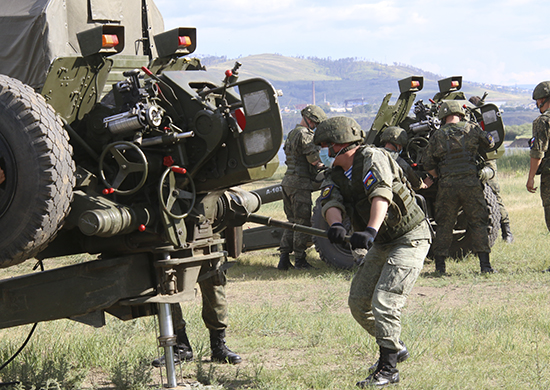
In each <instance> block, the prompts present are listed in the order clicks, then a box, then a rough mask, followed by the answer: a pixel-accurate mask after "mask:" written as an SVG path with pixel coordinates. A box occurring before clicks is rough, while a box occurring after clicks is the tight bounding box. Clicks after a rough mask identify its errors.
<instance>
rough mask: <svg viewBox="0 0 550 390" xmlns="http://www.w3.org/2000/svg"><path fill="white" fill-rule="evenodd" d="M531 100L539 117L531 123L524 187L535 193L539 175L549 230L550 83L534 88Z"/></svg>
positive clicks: (541, 195)
mask: <svg viewBox="0 0 550 390" xmlns="http://www.w3.org/2000/svg"><path fill="white" fill-rule="evenodd" d="M533 99H534V100H535V101H536V103H537V108H538V109H539V111H540V113H541V115H540V116H539V117H538V118H537V119H535V120H534V121H533V138H532V139H531V152H530V155H531V163H530V167H529V176H528V178H527V184H526V187H527V191H529V192H531V193H535V192H536V191H537V187H535V175H536V174H540V197H541V198H542V206H543V207H544V217H545V219H546V226H547V227H548V230H550V151H549V143H550V81H543V82H541V83H539V84H538V85H537V86H536V87H535V89H534V90H533Z"/></svg>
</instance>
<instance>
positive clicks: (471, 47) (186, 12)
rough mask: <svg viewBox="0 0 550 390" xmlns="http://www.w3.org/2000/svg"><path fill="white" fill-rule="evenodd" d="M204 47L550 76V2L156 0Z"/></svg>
mask: <svg viewBox="0 0 550 390" xmlns="http://www.w3.org/2000/svg"><path fill="white" fill-rule="evenodd" d="M155 4H156V5H157V7H158V8H159V10H160V11H161V13H162V15H163V17H164V23H165V28H166V29H167V30H169V29H171V28H175V27H196V28H197V45H198V46H197V51H196V53H197V54H205V55H206V54H209V55H218V56H223V55H225V56H227V57H228V58H238V57H239V56H243V57H244V56H247V55H252V54H263V53H277V54H282V55H285V56H305V57H308V56H314V57H322V58H325V57H331V58H332V59H338V58H345V57H357V58H359V59H364V60H369V61H377V62H381V63H385V64H390V65H391V64H393V63H394V62H397V63H402V64H407V65H412V66H415V67H418V68H421V69H424V70H427V71H431V72H434V73H437V74H441V75H442V76H445V77H448V76H454V75H462V76H463V77H464V79H465V80H468V81H476V82H482V83H491V84H500V85H522V84H536V83H538V82H539V81H542V80H550V28H549V26H550V25H549V22H548V15H549V14H550V2H548V3H547V2H546V1H537V2H535V1H531V0H500V1H493V0H483V1H481V0H478V1H474V0H462V1H452V2H449V1H432V0H408V1H404V0H400V1H391V0H387V1H354V0H340V1H325V0H320V1H315V0H309V1H303V0H232V1H220V0H198V1H189V2H184V1H182V0H155Z"/></svg>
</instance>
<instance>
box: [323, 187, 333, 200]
mask: <svg viewBox="0 0 550 390" xmlns="http://www.w3.org/2000/svg"><path fill="white" fill-rule="evenodd" d="M333 188H334V185H330V186H327V187H325V188H323V191H322V192H321V197H320V198H321V199H328V198H330V194H331V193H332V189H333Z"/></svg>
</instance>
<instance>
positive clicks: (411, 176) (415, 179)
mask: <svg viewBox="0 0 550 390" xmlns="http://www.w3.org/2000/svg"><path fill="white" fill-rule="evenodd" d="M384 150H386V151H387V152H388V153H389V154H390V155H391V156H392V157H393V158H394V160H395V161H397V164H398V165H399V167H400V168H401V169H402V170H403V173H404V174H405V177H406V178H407V180H408V181H409V183H411V187H412V188H413V190H415V191H417V190H419V189H420V187H421V186H422V179H421V178H420V176H418V175H417V174H416V171H415V170H414V169H413V168H412V167H411V166H410V165H409V163H408V162H407V161H405V159H404V158H403V157H401V156H400V155H399V153H398V152H396V151H395V150H389V149H386V148H384Z"/></svg>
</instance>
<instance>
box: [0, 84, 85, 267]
mask: <svg viewBox="0 0 550 390" xmlns="http://www.w3.org/2000/svg"><path fill="white" fill-rule="evenodd" d="M68 140H69V137H68V135H67V133H66V131H65V129H64V128H63V124H62V123H61V121H60V119H59V118H58V117H57V115H56V113H55V111H54V110H53V108H52V107H51V106H50V105H49V104H47V103H46V101H45V100H44V98H43V97H42V96H41V95H39V94H37V93H36V92H35V91H34V90H33V89H32V88H30V87H29V86H27V85H25V84H23V83H22V82H20V81H18V80H16V79H13V78H10V77H7V76H4V75H0V167H1V168H2V169H3V170H4V173H5V177H6V180H5V181H4V182H3V183H2V184H0V232H1V233H0V268H7V267H10V266H13V265H16V264H19V263H21V262H23V261H24V260H26V259H29V258H32V257H34V256H35V255H36V254H37V253H38V252H40V250H42V249H43V248H44V247H45V246H46V245H47V244H48V243H49V242H50V241H51V240H52V239H53V238H54V237H55V235H56V233H57V232H58V230H59V229H60V228H61V226H62V224H63V221H64V219H65V217H66V216H67V214H68V212H69V206H70V202H71V200H72V194H73V187H74V183H75V164H74V161H73V160H72V157H71V153H72V148H71V146H70V145H69V141H68Z"/></svg>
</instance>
